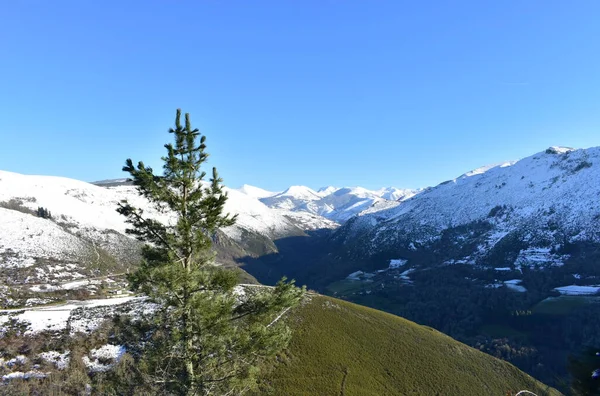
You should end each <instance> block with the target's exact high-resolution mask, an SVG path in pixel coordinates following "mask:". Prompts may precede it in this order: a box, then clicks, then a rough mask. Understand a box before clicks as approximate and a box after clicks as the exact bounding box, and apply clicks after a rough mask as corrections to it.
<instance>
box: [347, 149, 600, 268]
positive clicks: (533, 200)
mask: <svg viewBox="0 0 600 396" xmlns="http://www.w3.org/2000/svg"><path fill="white" fill-rule="evenodd" d="M599 195H600V147H593V148H589V149H579V150H573V149H570V148H560V147H554V148H550V149H548V150H545V151H542V152H539V153H537V154H534V155H532V156H529V157H526V158H524V159H521V160H519V161H515V162H505V163H501V164H495V165H492V166H486V167H482V168H479V169H476V170H474V171H471V172H468V173H465V174H464V175H462V176H461V177H458V178H456V179H453V180H450V181H448V182H444V183H441V184H439V185H437V186H436V187H432V188H429V189H426V190H425V191H423V192H421V193H420V194H418V195H416V196H415V197H413V198H411V199H408V200H406V201H404V202H402V203H397V204H395V205H376V206H374V207H372V208H369V210H365V211H363V212H361V214H360V215H359V216H358V217H356V218H355V219H353V221H352V222H351V223H348V225H347V226H345V227H342V228H341V229H340V230H339V231H338V233H339V235H344V236H346V235H347V236H350V238H353V237H354V236H359V235H362V236H361V238H364V239H362V240H363V241H368V243H365V244H364V247H361V248H362V249H364V250H365V251H367V252H368V254H374V253H375V252H377V251H384V250H385V249H396V250H398V251H400V250H401V249H408V250H410V248H409V246H413V245H414V244H417V245H419V246H433V245H432V244H434V243H437V242H436V241H439V240H440V235H442V234H443V233H444V231H445V230H448V229H458V230H462V231H460V232H463V231H464V230H469V227H474V228H477V227H480V228H477V232H473V233H471V234H469V232H470V231H464V232H465V234H464V235H460V238H464V241H466V240H468V241H470V242H469V243H472V245H469V248H468V249H467V248H465V249H464V250H460V249H455V250H453V252H454V253H456V254H457V256H456V257H449V259H451V260H458V261H456V262H468V263H487V262H489V259H490V258H489V257H487V256H486V255H487V254H488V252H493V251H494V249H496V245H497V244H499V245H498V246H501V247H502V248H503V249H507V246H508V247H509V248H510V249H514V251H511V253H510V254H509V255H506V256H502V260H505V261H503V262H501V263H500V264H502V265H500V264H498V263H496V264H498V265H497V266H498V267H509V266H515V267H519V266H524V265H530V264H531V263H534V264H535V263H541V262H543V263H550V264H551V265H555V264H552V263H555V262H559V261H560V260H559V261H557V260H558V259H557V258H556V257H554V256H553V253H549V252H554V251H560V247H561V246H563V245H564V244H565V243H576V242H577V241H600V232H599V231H598V220H597V219H598V218H599V217H600V201H599V200H598V196H599ZM460 227H463V228H460ZM471 231H472V229H471ZM457 232H458V231H457ZM475 236H476V237H475ZM457 238H458V237H457ZM460 238H458V239H460ZM458 239H457V242H456V244H457V246H458V245H460V244H463V243H464V241H463V240H458ZM501 241H502V243H501ZM346 243H347V244H348V245H352V246H358V245H359V244H357V243H354V242H353V241H351V240H347V241H346ZM411 243H412V244H413V245H411ZM452 246H454V245H452ZM461 246H462V245H461ZM498 249H499V248H498ZM449 251H450V250H449ZM457 252H460V253H457ZM539 252H544V254H543V255H542V256H543V257H542V258H540V257H541V256H540V253H539ZM454 253H453V254H454ZM449 254H450V253H449ZM460 255H462V256H460ZM357 257H358V256H357ZM494 257H496V256H494ZM461 260H462V261H461ZM449 262H450V261H449ZM531 265H533V264H531Z"/></svg>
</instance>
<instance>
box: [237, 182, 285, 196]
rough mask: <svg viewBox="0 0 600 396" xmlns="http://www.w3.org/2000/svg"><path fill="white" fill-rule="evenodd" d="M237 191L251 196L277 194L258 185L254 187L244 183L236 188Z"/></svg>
mask: <svg viewBox="0 0 600 396" xmlns="http://www.w3.org/2000/svg"><path fill="white" fill-rule="evenodd" d="M237 191H239V192H241V193H244V194H246V195H248V196H249V197H252V198H265V197H270V196H272V195H275V194H277V193H275V192H271V191H267V190H264V189H262V188H260V187H254V186H251V185H249V184H244V185H243V186H242V187H240V188H238V189H237Z"/></svg>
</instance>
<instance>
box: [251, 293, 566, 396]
mask: <svg viewBox="0 0 600 396" xmlns="http://www.w3.org/2000/svg"><path fill="white" fill-rule="evenodd" d="M288 320H289V323H290V326H291V327H292V328H293V329H294V337H293V339H292V342H291V344H290V346H289V348H288V351H287V353H286V355H285V356H282V357H281V358H280V359H278V360H279V362H278V363H277V364H274V368H273V369H272V370H271V371H270V373H269V374H268V375H267V376H266V378H265V380H264V381H263V383H262V385H261V391H260V394H273V395H340V396H350V395H357V396H358V395H361V396H362V395H444V396H446V395H456V396H461V395H467V396H475V395H486V396H491V395H499V396H505V395H507V394H509V392H512V394H513V395H514V394H516V393H517V392H518V391H519V390H523V389H527V390H530V391H533V392H535V393H536V394H537V395H540V396H541V395H560V393H559V392H558V391H556V390H554V389H551V388H547V387H546V386H544V385H543V384H541V383H540V382H537V381H535V380H534V379H533V378H532V377H530V376H529V375H527V374H525V373H523V372H522V371H520V370H518V369H517V368H516V367H514V366H513V365H511V364H509V363H506V362H504V361H501V360H499V359H496V358H494V357H491V356H489V355H486V354H484V353H482V352H479V351H477V350H475V349H473V348H470V347H468V346H466V345H464V344H461V343H459V342H457V341H455V340H454V339H452V338H450V337H448V336H446V335H444V334H442V333H440V332H438V331H436V330H433V329H431V328H428V327H424V326H420V325H417V324H415V323H413V322H410V321H408V320H405V319H402V318H400V317H397V316H394V315H391V314H388V313H385V312H381V311H377V310H374V309H371V308H367V307H362V306H359V305H355V304H352V303H348V302H345V301H341V300H337V299H333V298H329V297H324V296H314V297H312V299H311V301H310V302H308V303H306V304H305V305H303V306H302V307H300V308H298V309H297V311H296V312H295V314H294V315H293V316H290V317H289V319H288Z"/></svg>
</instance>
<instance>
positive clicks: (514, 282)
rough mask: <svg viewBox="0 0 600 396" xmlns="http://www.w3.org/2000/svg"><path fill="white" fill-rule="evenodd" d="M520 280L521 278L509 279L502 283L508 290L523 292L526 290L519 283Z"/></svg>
mask: <svg viewBox="0 0 600 396" xmlns="http://www.w3.org/2000/svg"><path fill="white" fill-rule="evenodd" d="M521 282H522V281H521V279H511V280H507V281H504V284H505V285H506V287H508V288H509V289H510V290H513V291H516V292H520V293H525V292H526V291H527V289H526V288H524V287H523V286H521V285H520V283H521Z"/></svg>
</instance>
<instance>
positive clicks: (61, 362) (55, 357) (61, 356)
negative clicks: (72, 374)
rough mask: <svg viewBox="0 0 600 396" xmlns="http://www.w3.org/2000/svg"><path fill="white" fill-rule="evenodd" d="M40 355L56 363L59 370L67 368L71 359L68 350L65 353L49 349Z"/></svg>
mask: <svg viewBox="0 0 600 396" xmlns="http://www.w3.org/2000/svg"><path fill="white" fill-rule="evenodd" d="M39 356H40V357H41V358H42V359H44V360H45V361H47V362H48V363H52V364H54V366H55V367H56V368H57V369H59V370H64V369H66V368H67V366H68V365H69V361H70V359H71V358H70V357H69V352H68V351H66V352H63V353H60V352H57V351H47V352H42V353H40V354H39Z"/></svg>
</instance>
